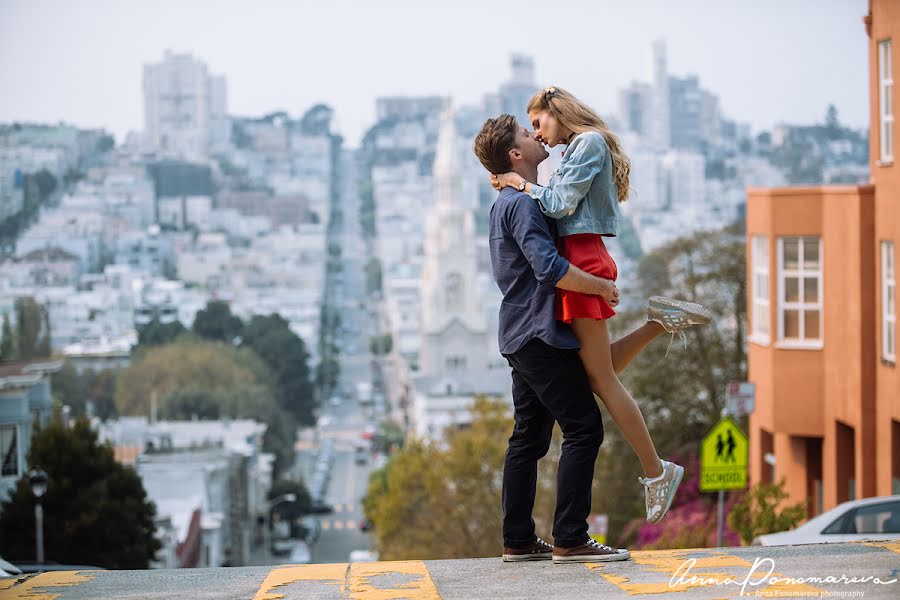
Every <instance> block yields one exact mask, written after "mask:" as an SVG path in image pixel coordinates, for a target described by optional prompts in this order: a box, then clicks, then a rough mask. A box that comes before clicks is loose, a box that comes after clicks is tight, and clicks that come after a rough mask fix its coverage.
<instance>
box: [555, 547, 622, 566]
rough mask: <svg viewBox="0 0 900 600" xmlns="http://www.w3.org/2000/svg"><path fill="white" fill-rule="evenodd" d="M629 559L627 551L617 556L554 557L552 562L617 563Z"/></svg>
mask: <svg viewBox="0 0 900 600" xmlns="http://www.w3.org/2000/svg"><path fill="white" fill-rule="evenodd" d="M629 558H631V552H629V551H628V550H626V551H624V552H619V553H618V554H582V555H577V556H554V557H553V562H554V563H556V564H564V563H593V562H618V561H621V560H628V559H629Z"/></svg>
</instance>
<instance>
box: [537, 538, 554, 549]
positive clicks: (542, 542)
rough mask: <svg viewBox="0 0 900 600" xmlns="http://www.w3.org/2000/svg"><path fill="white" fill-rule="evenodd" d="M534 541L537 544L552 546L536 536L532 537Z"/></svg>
mask: <svg viewBox="0 0 900 600" xmlns="http://www.w3.org/2000/svg"><path fill="white" fill-rule="evenodd" d="M534 541H535V542H537V544H538V545H539V546H550V547H551V548H552V547H553V544H548V543H547V542H545V541H544V540H542V539H541V538H539V537H537V536H535V537H534Z"/></svg>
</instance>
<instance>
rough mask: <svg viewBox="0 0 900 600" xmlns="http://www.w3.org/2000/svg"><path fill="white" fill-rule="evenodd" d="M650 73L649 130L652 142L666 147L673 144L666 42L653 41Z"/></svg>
mask: <svg viewBox="0 0 900 600" xmlns="http://www.w3.org/2000/svg"><path fill="white" fill-rule="evenodd" d="M649 73H650V85H651V87H652V90H653V91H652V94H651V96H650V108H651V110H650V115H649V119H648V125H649V126H648V128H647V131H648V133H649V136H650V142H651V143H652V144H653V146H654V147H655V148H657V149H660V150H662V149H666V148H668V147H669V146H671V144H672V130H671V126H672V122H671V111H672V108H671V105H670V103H669V71H668V59H667V57H666V44H665V42H663V41H656V42H653V45H652V46H651V49H650V56H649Z"/></svg>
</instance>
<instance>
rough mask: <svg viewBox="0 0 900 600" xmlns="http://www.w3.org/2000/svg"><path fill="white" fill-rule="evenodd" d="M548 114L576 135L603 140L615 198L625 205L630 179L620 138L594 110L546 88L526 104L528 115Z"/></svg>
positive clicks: (569, 95) (575, 99)
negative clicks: (587, 133) (593, 134)
mask: <svg viewBox="0 0 900 600" xmlns="http://www.w3.org/2000/svg"><path fill="white" fill-rule="evenodd" d="M542 110H549V111H550V114H552V115H553V116H554V117H556V120H557V121H559V122H560V124H561V125H562V126H563V127H565V128H566V129H568V130H570V131H574V132H575V133H584V132H585V131H596V132H597V133H599V134H601V135H602V136H603V139H605V140H606V145H607V146H608V147H609V152H610V154H611V156H612V170H613V181H615V183H616V197H617V198H618V199H619V202H625V200H626V199H627V198H628V189H629V186H628V179H629V177H630V175H631V161H630V160H629V159H628V157H627V156H626V155H625V152H623V151H622V145H621V144H620V143H619V138H618V137H616V134H614V133H613V132H612V131H610V129H609V127H608V126H607V125H606V123H605V122H604V121H603V119H601V118H600V115H598V114H597V113H596V112H594V110H593V109H592V108H591V107H590V106H588V105H587V104H585V103H584V102H582V101H581V100H579V99H578V98H576V97H575V96H573V95H572V94H570V93H569V92H567V91H566V90H564V89H562V88H558V87H548V88H545V89H543V90H541V91H540V92H538V93H536V94H535V95H534V96H532V98H531V100H530V101H529V102H528V108H527V112H528V113H529V114H531V113H532V112H540V111H542Z"/></svg>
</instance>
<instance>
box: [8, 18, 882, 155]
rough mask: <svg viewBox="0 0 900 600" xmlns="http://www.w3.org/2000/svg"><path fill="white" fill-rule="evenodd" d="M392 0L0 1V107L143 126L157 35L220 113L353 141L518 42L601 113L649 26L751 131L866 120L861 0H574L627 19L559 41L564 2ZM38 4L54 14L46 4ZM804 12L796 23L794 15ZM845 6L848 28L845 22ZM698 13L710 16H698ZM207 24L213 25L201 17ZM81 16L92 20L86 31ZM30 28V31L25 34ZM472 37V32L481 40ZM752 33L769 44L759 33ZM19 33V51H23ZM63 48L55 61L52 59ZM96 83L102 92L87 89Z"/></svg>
mask: <svg viewBox="0 0 900 600" xmlns="http://www.w3.org/2000/svg"><path fill="white" fill-rule="evenodd" d="M394 4H395V8H396V9H400V10H403V11H405V12H404V13H403V15H404V16H403V19H404V21H402V22H401V23H400V24H401V25H402V27H401V28H399V30H400V31H401V32H402V35H396V34H394V35H390V34H381V33H379V30H378V28H377V27H374V26H373V25H372V23H378V22H380V20H383V18H384V15H394V14H397V13H396V11H395V10H390V9H385V7H384V5H383V4H381V5H379V6H378V7H371V6H367V5H355V4H353V3H349V2H336V3H331V4H329V5H327V6H317V7H315V8H313V9H310V8H303V7H300V6H294V5H287V4H283V3H266V4H263V5H262V6H261V5H260V4H258V3H257V4H254V5H253V6H252V8H251V7H250V6H249V5H241V4H239V3H228V2H225V3H222V2H218V3H215V4H214V5H213V4H211V3H205V2H197V3H192V4H191V5H189V6H181V5H175V4H174V3H165V2H163V3H153V4H149V3H145V2H125V3H117V4H115V5H112V6H110V5H104V4H102V3H94V2H86V3H84V2H83V3H79V4H78V6H70V5H68V4H67V3H59V2H52V1H42V2H33V3H28V4H20V3H12V2H9V1H5V0H0V14H2V15H3V17H4V18H2V19H0V87H2V88H4V89H6V90H10V89H12V90H17V91H16V92H14V93H11V94H10V93H8V94H4V96H3V97H2V98H0V122H9V121H31V122H52V123H55V122H58V121H65V122H68V123H71V124H73V125H76V126H79V127H104V128H106V129H108V130H110V131H112V132H113V133H114V134H115V135H116V137H117V139H118V140H119V141H122V139H123V137H124V134H125V133H127V132H128V131H140V130H143V127H144V123H143V115H142V112H143V104H142V88H141V75H142V70H143V66H144V65H145V64H149V63H153V62H156V61H158V60H160V59H161V58H162V56H163V54H164V53H165V51H166V49H170V50H172V51H174V52H179V53H181V52H184V53H191V54H193V56H194V57H195V58H197V59H199V60H202V61H204V62H206V63H207V64H208V65H209V68H210V69H211V71H213V72H215V73H220V74H223V75H224V76H225V77H226V78H227V86H228V98H229V102H228V104H229V111H228V112H229V114H233V115H246V116H259V115H262V114H265V113H268V112H272V111H276V110H286V111H288V112H289V113H290V114H292V115H298V116H299V114H302V112H303V111H305V110H306V109H307V108H308V107H309V106H311V105H312V104H315V103H317V102H325V103H327V104H329V105H331V106H332V107H333V108H334V109H335V124H336V130H337V131H338V132H339V133H341V134H342V135H344V136H345V138H346V139H347V142H348V144H349V145H351V146H355V145H357V144H358V142H359V139H360V137H361V135H362V133H364V131H365V130H366V129H367V128H368V127H369V126H371V125H372V124H373V123H374V122H375V115H374V100H375V98H376V97H378V96H394V95H431V94H438V95H446V96H450V97H452V98H453V99H454V102H455V103H456V104H468V103H474V102H477V101H478V100H479V99H480V97H481V96H482V95H483V94H484V93H485V92H488V91H490V90H494V89H496V88H497V86H498V85H499V84H500V83H501V82H502V81H505V80H506V79H508V77H509V66H508V62H509V56H510V55H511V54H512V53H514V52H525V53H527V54H529V55H531V56H533V57H534V61H535V67H536V74H537V82H538V84H540V85H543V84H545V83H554V84H556V85H560V86H562V87H567V88H569V89H571V90H572V91H573V92H575V93H576V94H578V95H580V96H581V97H583V98H584V99H585V100H587V101H588V102H589V103H591V104H593V105H594V106H595V107H596V108H597V109H598V110H599V111H601V112H602V113H604V114H612V113H613V112H615V108H616V102H615V98H616V93H617V91H618V90H619V89H621V88H623V87H625V86H627V85H629V84H630V83H631V82H632V81H634V80H638V81H646V80H647V78H648V76H647V60H648V59H647V55H648V53H649V47H650V43H651V42H652V41H653V40H655V39H658V38H661V39H664V40H665V41H666V42H667V45H668V54H669V71H670V73H672V74H674V75H678V76H684V75H687V74H696V75H697V76H698V77H699V78H700V81H701V84H702V85H703V86H704V87H705V88H707V89H709V90H710V91H712V92H713V93H715V94H717V95H718V96H720V98H721V106H722V110H723V113H724V114H725V115H727V116H729V117H731V118H734V119H736V120H739V121H742V122H749V123H751V124H752V126H753V128H754V130H756V131H758V130H760V129H766V128H770V127H771V126H772V125H774V124H776V123H780V122H789V123H812V122H816V121H821V120H822V119H823V118H824V114H825V109H826V107H827V105H828V104H829V103H833V104H835V106H836V107H837V109H838V111H839V115H840V118H841V120H842V121H843V122H845V123H847V124H849V125H850V126H853V127H864V126H865V125H866V123H867V121H868V98H867V97H866V96H865V95H862V94H859V93H858V90H859V89H861V88H862V89H864V88H865V85H866V83H867V82H866V80H867V71H866V61H867V50H866V48H867V42H866V39H867V38H866V36H865V31H864V28H863V24H862V16H863V15H864V14H865V11H866V2H865V0H854V2H836V1H835V2H829V3H828V8H827V10H823V9H822V3H821V2H794V3H791V5H790V6H780V5H778V4H777V3H775V2H765V3H753V5H752V6H751V5H750V4H749V3H748V4H746V5H740V6H734V5H730V6H728V7H724V6H720V5H719V4H718V3H711V2H689V3H685V4H681V5H679V6H678V7H677V10H676V9H675V8H674V7H672V6H667V5H665V4H664V3H655V2H654V3H650V4H649V7H650V10H649V11H648V10H646V8H647V7H646V6H644V7H642V8H643V10H642V11H640V12H639V11H638V10H637V9H635V8H634V7H632V8H630V9H629V8H626V7H622V6H618V5H609V4H604V5H602V6H595V5H594V4H588V3H581V2H575V3H571V4H570V5H569V8H568V10H569V11H570V12H571V13H572V14H575V15H579V16H578V20H579V21H580V22H585V20H586V21H588V22H590V21H591V20H593V19H594V18H596V19H598V20H603V19H608V20H609V21H612V22H622V23H627V22H628V21H629V20H632V21H637V24H636V25H635V26H631V27H629V26H625V27H620V26H614V27H611V28H609V30H608V31H606V30H604V28H603V27H599V28H598V32H597V34H598V35H594V34H592V35H573V36H569V37H568V38H566V39H565V41H561V42H559V43H549V42H546V41H543V40H544V39H545V38H546V37H547V36H546V35H544V34H543V33H542V32H543V30H544V29H545V28H549V29H550V30H555V29H563V23H564V19H565V17H566V15H565V14H559V13H557V14H554V15H550V16H549V17H548V18H549V19H556V20H557V21H559V22H553V23H551V24H550V25H549V26H548V25H544V24H541V23H533V22H532V17H531V15H542V16H543V15H547V13H546V11H543V10H541V5H540V4H538V3H526V4H517V5H511V4H509V3H505V2H497V3H494V4H492V5H491V6H492V8H493V9H494V12H493V13H492V12H491V11H485V10H483V9H480V8H478V7H476V5H474V4H473V3H463V4H462V6H461V7H457V8H456V9H455V12H454V13H453V14H442V13H441V11H440V8H438V7H435V6H431V5H427V6H419V5H415V4H412V3H409V2H396V3H394ZM349 5H353V10H354V12H355V13H356V14H357V15H358V16H359V19H358V20H356V21H354V22H353V23H346V24H345V26H344V31H345V32H346V33H345V36H344V38H342V39H337V40H335V38H334V35H333V32H334V28H333V27H318V26H316V27H306V26H305V25H306V24H309V23H313V22H315V23H319V22H324V23H326V24H329V23H334V22H338V20H339V19H340V18H341V15H343V14H346V12H347V8H348V6H349ZM213 7H215V10H214V9H213ZM513 7H514V8H515V10H512V8H513ZM523 7H524V8H523ZM812 7H815V10H810V9H811V8H812ZM48 14H50V15H54V17H53V18H51V19H48V18H47V17H46V15H48ZM493 14H497V15H507V14H514V15H516V17H515V18H521V19H522V20H523V21H524V22H525V23H526V24H527V25H526V28H527V31H526V32H524V33H522V34H521V35H519V34H518V32H517V30H516V29H515V28H511V29H510V32H509V34H506V35H498V34H496V33H495V32H494V28H493V25H492V21H491V19H492V15H493ZM647 14H650V15H652V17H651V18H649V19H648V18H647ZM310 16H312V17H313V19H310V18H309V17H310ZM801 17H802V19H803V22H804V23H806V24H807V27H805V28H804V29H803V30H798V29H796V23H797V22H798V19H800V18H801ZM504 18H506V17H505V16H504ZM304 19H305V20H304ZM855 19H856V20H857V22H858V27H857V28H853V27H851V26H850V25H849V24H850V23H852V22H853V21H854V20H855ZM701 22H715V23H719V24H721V26H720V27H716V28H703V27H699V26H698V23H701ZM210 23H215V24H216V27H215V28H209V27H206V26H207V25H208V24H210ZM248 23H251V24H253V26H252V27H248V26H247V24H248ZM433 23H441V26H439V27H435V26H433V25H432V24H433ZM298 24H299V25H298ZM88 27H90V29H91V30H93V31H97V32H101V33H100V34H95V35H90V36H88V35H86V34H85V33H84V32H86V31H87V30H88ZM535 30H536V31H538V32H539V33H538V36H537V37H538V39H539V40H541V41H539V42H538V43H537V44H535V43H533V42H531V41H530V40H529V39H528V37H529V36H530V35H531V32H532V31H535ZM390 31H393V29H391V30H390ZM562 37H565V36H562ZM44 38H49V39H50V41H49V42H47V43H45V42H44V41H43V40H44ZM35 40H40V41H41V43H40V44H37V45H35ZM242 40H244V42H243V43H241V41H242ZM472 40H479V42H480V43H479V44H477V47H474V46H476V45H473V44H472V43H471V42H472ZM760 40H763V41H765V43H766V46H765V47H760V46H759V45H758V44H756V42H758V41H760ZM335 41H337V43H336V44H335V43H334V42H335ZM738 42H746V43H742V44H739V43H738ZM329 44H332V46H329ZM727 44H734V47H733V48H732V52H724V53H723V52H721V51H714V50H715V49H716V48H721V47H724V46H727ZM755 44H756V45H755ZM26 47H27V48H29V51H28V54H27V60H19V59H18V57H21V56H22V48H26ZM111 48H114V51H110V49H111ZM361 50H365V51H364V52H363V51H361ZM618 52H621V56H622V58H621V60H620V59H616V60H598V61H596V64H597V69H596V72H598V73H599V74H600V76H599V77H595V76H594V75H592V74H591V72H592V69H591V68H590V67H586V65H589V64H590V61H589V60H588V59H587V58H585V59H584V60H572V58H571V57H572V54H577V55H578V56H583V57H591V56H610V55H612V54H614V53H618ZM63 53H64V55H65V56H66V57H67V59H68V60H67V61H66V62H65V63H62V62H60V61H59V56H61V55H62V54H63ZM294 56H298V57H304V56H314V57H316V59H317V60H304V59H302V58H298V59H294V58H292V57H294ZM323 56H324V57H326V58H320V57H323ZM723 56H724V57H727V58H728V59H729V60H725V59H724V58H723ZM788 57H790V58H791V59H790V60H788V59H787V58H788ZM448 58H449V60H448ZM441 60H443V61H444V62H441ZM434 65H439V68H433V67H434ZM291 71H293V75H291V74H290V73H291ZM286 73H287V74H288V75H287V76H286ZM598 79H601V80H602V82H598ZM836 82H841V84H840V85H837V84H836ZM101 90H102V91H103V93H104V95H103V96H102V97H98V91H101Z"/></svg>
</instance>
